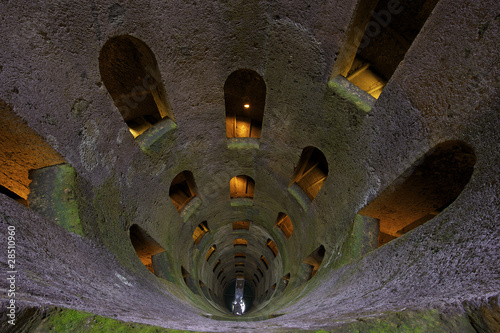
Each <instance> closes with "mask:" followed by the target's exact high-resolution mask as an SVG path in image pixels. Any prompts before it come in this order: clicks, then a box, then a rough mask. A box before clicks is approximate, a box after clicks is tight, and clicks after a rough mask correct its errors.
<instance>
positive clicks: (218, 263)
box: [212, 259, 222, 274]
mask: <svg viewBox="0 0 500 333" xmlns="http://www.w3.org/2000/svg"><path fill="white" fill-rule="evenodd" d="M220 263H221V261H220V259H218V260H217V261H216V262H215V265H214V268H213V269H212V272H214V273H215V270H216V269H217V267H219V265H220ZM221 273H222V271H221ZM219 274H220V273H219Z"/></svg>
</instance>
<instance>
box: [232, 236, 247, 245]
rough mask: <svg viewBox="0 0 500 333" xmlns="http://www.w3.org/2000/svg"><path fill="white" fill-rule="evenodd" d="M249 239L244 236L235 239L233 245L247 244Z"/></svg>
mask: <svg viewBox="0 0 500 333" xmlns="http://www.w3.org/2000/svg"><path fill="white" fill-rule="evenodd" d="M247 245H248V241H247V240H245V239H242V238H238V239H235V240H234V241H233V246H247Z"/></svg>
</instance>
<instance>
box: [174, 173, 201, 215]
mask: <svg viewBox="0 0 500 333" xmlns="http://www.w3.org/2000/svg"><path fill="white" fill-rule="evenodd" d="M169 196H170V199H171V200H172V202H173V203H174V205H175V208H176V209H177V211H178V212H181V210H182V209H183V208H184V207H185V206H186V205H187V203H188V202H189V201H190V200H192V199H193V198H194V197H195V196H196V183H195V181H194V177H193V173H192V172H191V171H187V170H185V171H182V172H180V173H179V174H177V176H175V178H174V179H173V180H172V183H171V184H170V190H169Z"/></svg>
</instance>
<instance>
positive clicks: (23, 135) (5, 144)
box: [0, 99, 65, 206]
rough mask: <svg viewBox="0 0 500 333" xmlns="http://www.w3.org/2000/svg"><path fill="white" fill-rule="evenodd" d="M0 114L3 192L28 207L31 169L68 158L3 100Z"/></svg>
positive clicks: (0, 161)
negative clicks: (50, 144) (64, 157)
mask: <svg viewBox="0 0 500 333" xmlns="http://www.w3.org/2000/svg"><path fill="white" fill-rule="evenodd" d="M0 114H1V115H2V121H0V170H1V171H0V193H2V194H5V195H6V196H8V197H10V198H12V199H14V200H16V201H18V202H20V203H22V204H23V205H25V206H27V205H28V201H27V200H28V194H29V193H30V183H31V179H30V178H29V171H30V170H37V169H42V168H45V167H48V166H53V165H56V164H61V163H65V160H64V159H63V158H62V157H61V155H59V154H58V153H57V152H56V151H55V150H54V149H53V148H52V147H51V146H49V144H47V143H46V142H45V140H44V139H43V138H42V137H40V136H39V135H38V134H37V133H36V132H35V131H33V130H32V129H31V128H29V127H28V125H26V123H25V121H24V120H22V119H21V118H20V117H18V116H17V115H16V114H15V113H14V111H13V110H12V107H10V106H9V105H8V104H7V103H5V102H4V101H3V100H1V99H0Z"/></svg>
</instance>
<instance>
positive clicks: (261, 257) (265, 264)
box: [260, 256, 269, 269]
mask: <svg viewBox="0 0 500 333" xmlns="http://www.w3.org/2000/svg"><path fill="white" fill-rule="evenodd" d="M260 261H262V263H263V264H264V266H265V267H266V269H269V263H268V262H267V259H266V257H264V256H260Z"/></svg>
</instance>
